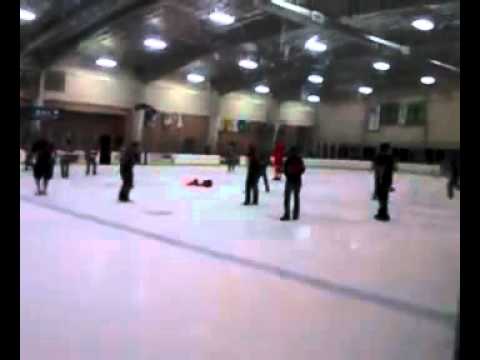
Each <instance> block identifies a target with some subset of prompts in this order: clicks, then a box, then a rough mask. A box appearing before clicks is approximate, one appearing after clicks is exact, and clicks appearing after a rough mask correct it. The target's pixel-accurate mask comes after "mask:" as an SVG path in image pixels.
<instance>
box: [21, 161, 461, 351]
mask: <svg viewBox="0 0 480 360" xmlns="http://www.w3.org/2000/svg"><path fill="white" fill-rule="evenodd" d="M244 171H245V170H244V169H242V168H239V169H237V171H236V173H235V174H227V173H226V169H225V168H224V167H210V168H207V167H167V166H162V167H137V168H136V169H135V173H136V174H135V176H136V179H135V185H136V186H135V188H134V190H133V191H132V199H133V200H134V203H132V204H119V203H117V200H116V199H117V194H118V190H119V186H120V179H119V175H118V168H117V167H101V168H100V170H99V175H98V176H97V177H85V175H84V173H83V172H84V167H80V166H78V167H74V168H73V173H72V174H71V178H70V179H68V180H63V179H60V177H59V169H58V167H57V168H56V176H55V178H54V180H53V181H52V183H51V186H50V189H49V190H50V191H49V196H48V197H36V196H33V194H34V182H33V179H32V177H31V174H30V173H21V180H20V199H21V202H20V203H21V210H20V220H21V239H20V246H21V283H20V285H21V358H22V359H25V360H27V359H35V360H43V359H49V360H52V359H65V360H67V359H68V360H97V359H98V360H100V359H102V360H103V359H112V360H127V359H128V360H134V359H135V360H136V359H141V360H161V359H162V360H163V359H165V360H186V359H192V360H193V359H195V360H196V359H205V360H207V359H208V360H237V359H238V360H247V359H249V360H266V359H273V360H287V359H288V360H293V359H295V360H303V359H305V360H306V359H309V360H310V359H315V360H317V359H325V360H351V359H352V360H353V359H354V360H451V356H452V350H453V345H454V335H455V318H456V309H457V301H458V292H459V269H460V200H459V194H458V193H457V197H456V198H455V199H454V200H448V199H447V198H446V190H445V183H446V180H445V179H444V178H432V177H427V176H417V175H407V174H397V175H396V177H395V186H396V192H394V193H392V196H391V216H392V221H391V222H390V223H378V222H376V221H375V220H373V219H372V218H373V215H374V214H375V212H376V209H377V203H376V202H373V201H371V199H370V198H371V192H372V174H371V173H368V172H363V171H347V170H326V169H307V172H306V175H305V176H304V186H303V189H302V193H301V201H302V206H301V219H300V220H299V221H297V222H286V223H284V222H280V221H279V218H280V217H281V216H282V211H283V209H282V206H283V199H282V195H283V185H284V184H283V182H282V183H278V182H271V186H272V191H271V192H270V193H269V194H267V193H265V191H264V188H263V184H262V183H261V184H260V205H259V206H258V207H245V206H242V205H241V203H242V202H243V184H244V176H245V172H244ZM194 177H197V178H199V179H212V180H213V181H214V187H213V188H211V189H204V188H190V187H187V186H185V183H186V182H188V181H189V180H191V179H193V178H194Z"/></svg>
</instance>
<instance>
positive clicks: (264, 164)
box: [259, 151, 270, 193]
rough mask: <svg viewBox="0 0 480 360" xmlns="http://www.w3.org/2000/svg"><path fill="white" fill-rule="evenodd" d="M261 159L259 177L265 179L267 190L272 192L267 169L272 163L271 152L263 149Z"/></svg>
mask: <svg viewBox="0 0 480 360" xmlns="http://www.w3.org/2000/svg"><path fill="white" fill-rule="evenodd" d="M259 160H260V173H259V177H261V178H262V179H263V184H264V185H265V191H266V192H267V193H268V192H270V184H269V183H268V176H267V170H268V166H269V165H270V153H269V152H266V151H262V153H261V154H260V157H259Z"/></svg>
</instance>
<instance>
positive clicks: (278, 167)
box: [273, 142, 285, 181]
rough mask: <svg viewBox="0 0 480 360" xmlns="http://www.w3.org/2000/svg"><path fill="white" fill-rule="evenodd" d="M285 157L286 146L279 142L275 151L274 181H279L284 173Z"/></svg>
mask: <svg viewBox="0 0 480 360" xmlns="http://www.w3.org/2000/svg"><path fill="white" fill-rule="evenodd" d="M284 156H285V145H284V144H283V143H282V142H277V144H276V145H275V149H274V150H273V168H274V170H275V176H274V177H273V180H276V181H279V180H280V179H281V176H282V172H283V158H284Z"/></svg>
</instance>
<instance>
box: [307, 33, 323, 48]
mask: <svg viewBox="0 0 480 360" xmlns="http://www.w3.org/2000/svg"><path fill="white" fill-rule="evenodd" d="M305 49H307V50H310V51H313V52H324V51H325V50H327V44H325V43H324V42H322V41H320V40H319V38H318V35H315V36H312V37H311V38H310V39H308V40H307V42H306V43H305Z"/></svg>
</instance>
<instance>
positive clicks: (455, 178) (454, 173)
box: [447, 151, 460, 199]
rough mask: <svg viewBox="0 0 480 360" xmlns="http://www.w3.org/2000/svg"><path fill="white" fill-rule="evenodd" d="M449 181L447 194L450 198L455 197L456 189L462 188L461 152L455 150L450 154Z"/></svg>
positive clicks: (448, 161)
mask: <svg viewBox="0 0 480 360" xmlns="http://www.w3.org/2000/svg"><path fill="white" fill-rule="evenodd" d="M447 163H448V172H449V174H448V175H449V176H448V183H447V196H448V198H449V199H453V198H454V196H455V192H454V190H455V189H456V190H460V153H459V152H457V151H453V152H451V153H449V154H448V157H447Z"/></svg>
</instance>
